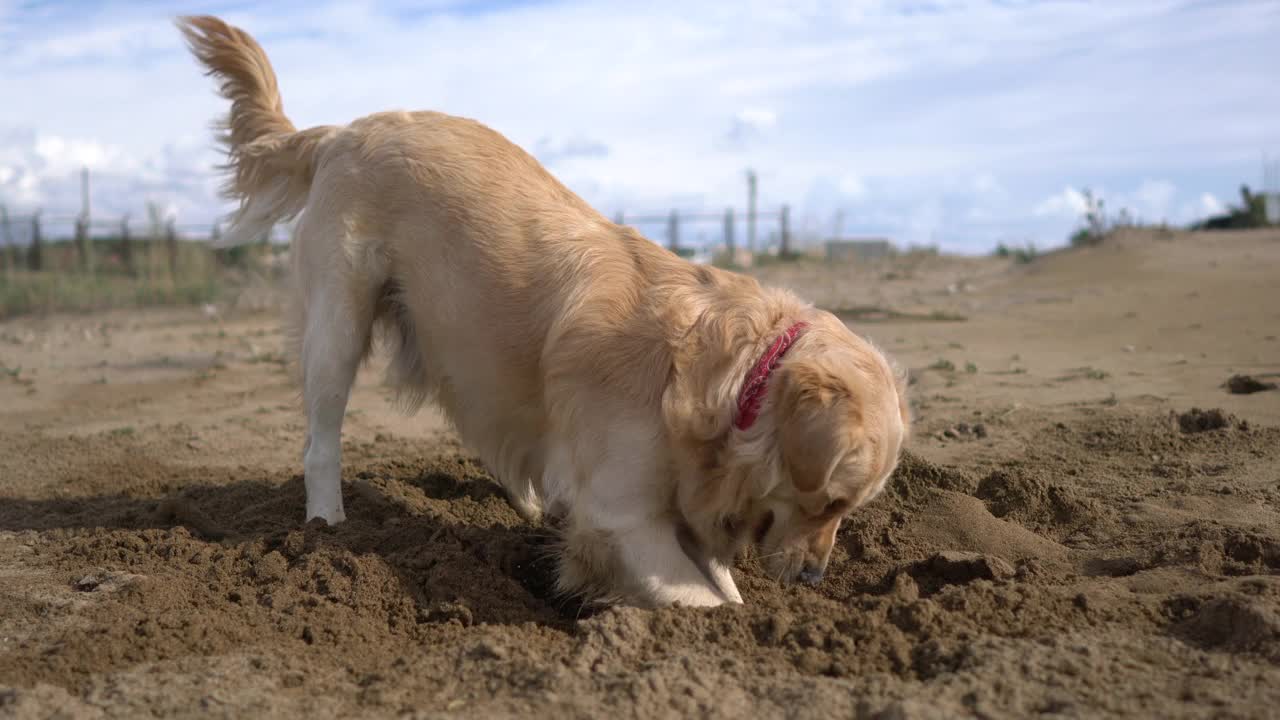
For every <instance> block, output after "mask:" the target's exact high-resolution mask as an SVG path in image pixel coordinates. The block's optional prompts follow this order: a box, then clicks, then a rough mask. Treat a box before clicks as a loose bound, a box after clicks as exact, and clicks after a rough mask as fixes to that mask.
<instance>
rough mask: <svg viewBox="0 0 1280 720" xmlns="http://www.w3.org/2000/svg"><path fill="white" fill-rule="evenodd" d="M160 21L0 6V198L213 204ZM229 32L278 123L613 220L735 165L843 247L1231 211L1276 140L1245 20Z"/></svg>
mask: <svg viewBox="0 0 1280 720" xmlns="http://www.w3.org/2000/svg"><path fill="white" fill-rule="evenodd" d="M178 10H179V9H178V8H177V6H176V5H175V6H165V5H164V4H163V3H125V2H122V1H121V0H106V2H104V3H99V4H95V5H88V6H81V5H75V6H69V5H66V4H59V3H50V4H23V5H21V6H18V5H9V6H6V5H5V4H3V0H0V97H2V98H6V99H8V98H20V99H21V104H19V105H10V106H9V107H7V108H6V111H5V116H4V122H5V123H9V124H16V125H20V126H21V127H22V128H27V129H34V131H35V132H36V137H37V138H39V139H41V141H42V142H43V143H44V144H43V145H42V146H41V149H39V150H37V149H36V145H35V141H34V140H32V139H30V138H28V139H14V138H13V137H11V135H12V133H3V132H0V169H3V172H0V178H2V179H0V202H5V203H9V204H11V205H13V204H20V203H26V204H37V203H38V204H43V205H45V206H46V207H54V206H61V205H65V204H69V205H70V207H75V206H77V205H78V197H77V196H78V188H77V185H76V177H75V173H76V172H78V166H79V165H85V164H88V165H90V166H91V167H93V168H94V173H95V199H94V203H95V207H103V208H108V207H117V208H121V209H122V211H123V210H124V209H132V210H133V212H135V214H137V213H140V212H141V208H142V207H143V203H144V198H145V197H157V196H162V197H165V198H168V199H169V200H170V201H172V202H173V203H174V205H175V208H176V210H177V212H179V213H181V214H182V217H183V218H184V219H189V220H199V221H204V220H206V219H212V217H213V216H214V215H215V214H216V213H217V212H219V211H220V210H221V209H223V208H224V207H225V203H223V201H222V200H220V199H219V198H218V197H217V196H216V194H215V192H214V187H215V185H216V179H215V178H213V176H212V173H211V170H210V167H211V165H212V164H213V162H215V161H216V159H217V158H216V155H215V154H214V153H213V152H212V151H211V150H210V149H209V146H210V144H211V143H210V136H209V134H208V132H207V129H206V128H207V124H208V122H209V120H211V119H212V118H213V117H214V116H215V115H218V114H220V113H223V112H225V110H226V108H225V105H224V104H223V102H222V101H221V100H220V99H218V98H217V97H216V96H215V94H214V92H213V85H212V83H211V82H210V81H209V80H208V79H207V78H205V77H204V76H202V75H201V73H200V70H199V68H197V67H196V65H195V63H194V62H193V61H192V60H191V59H190V58H189V57H188V56H187V54H186V53H185V51H184V49H183V48H182V47H181V43H180V42H179V38H178V35H177V33H176V31H175V30H174V29H173V27H172V25H171V23H170V16H172V15H173V14H176V12H178ZM227 17H228V18H229V19H231V20H233V21H234V22H236V23H238V24H240V25H242V26H243V27H245V28H246V29H248V30H249V31H250V32H252V33H253V34H254V35H255V36H256V37H258V39H259V40H260V41H261V42H262V44H263V45H264V47H265V48H266V50H267V52H268V54H269V55H270V56H271V58H272V61H273V63H274V64H275V66H276V69H277V72H278V74H279V75H280V84H281V88H282V91H283V94H284V100H285V107H286V110H287V111H288V113H289V114H290V116H291V117H292V118H293V120H294V121H295V123H297V124H298V125H300V126H306V125H313V124H320V123H333V122H345V121H348V120H350V119H352V118H354V117H358V116H360V115H363V114H365V113H368V112H371V111H376V110H383V109H391V108H409V109H416V108H429V109H438V110H443V111H446V112H451V113H454V114H458V115H464V116H468V117H474V118H477V119H480V120H482V121H483V122H485V123H486V124H488V125H490V126H492V127H494V128H495V129H497V130H498V131H500V132H502V133H504V134H505V135H507V136H508V137H509V138H511V139H512V140H513V141H515V142H516V143H518V144H520V145H521V146H523V147H525V148H527V149H530V150H531V151H532V152H534V153H535V154H536V155H537V156H538V157H540V158H541V159H543V161H544V162H546V163H547V164H548V165H549V166H551V169H552V171H553V172H555V173H556V174H557V175H559V176H560V177H561V178H562V179H563V180H565V182H566V183H568V184H569V185H570V187H571V188H573V189H574V190H576V191H578V192H580V193H581V194H583V195H584V197H586V198H587V200H588V201H590V202H592V203H594V204H595V205H596V206H597V207H599V208H600V209H601V210H603V211H605V212H606V213H610V214H611V213H612V212H613V211H614V210H617V209H626V210H628V211H630V212H650V211H659V212H660V211H663V210H664V209H666V208H670V207H672V206H680V207H681V208H682V209H683V208H685V207H689V208H690V209H693V208H694V207H714V208H723V207H725V206H727V205H730V204H734V205H738V206H741V204H742V198H743V197H744V194H745V193H744V187H743V186H744V183H743V171H744V170H745V168H746V167H747V166H752V167H755V168H756V169H757V170H758V171H759V172H760V177H761V203H762V204H766V203H767V204H769V205H771V206H772V205H777V204H781V203H783V202H791V203H794V204H795V205H796V208H795V211H796V214H797V216H798V217H809V218H812V223H813V224H814V225H815V226H830V225H831V223H832V219H833V217H834V213H836V212H837V211H838V210H840V209H846V210H851V209H852V208H853V207H854V206H855V205H856V206H857V207H858V208H859V209H860V210H861V211H860V212H857V213H854V212H848V213H847V215H846V217H847V218H848V220H847V222H846V226H847V229H848V231H849V232H850V233H857V232H861V231H862V230H863V229H867V230H868V232H870V231H871V230H872V229H874V231H875V232H877V233H881V234H886V235H889V236H891V237H897V236H902V237H908V236H911V237H919V236H920V235H921V234H922V233H923V234H925V235H926V236H927V235H929V234H933V233H936V234H937V236H938V237H939V238H940V242H942V243H943V244H944V245H948V244H950V245H949V246H951V247H955V248H971V249H989V247H990V246H991V245H993V244H994V240H993V238H994V237H995V236H996V235H999V234H1001V233H1003V232H1005V231H1006V230H1007V229H1008V228H1014V229H1016V231H1017V232H1018V233H1025V234H1034V235H1036V236H1037V237H1038V238H1039V241H1040V243H1041V244H1042V245H1048V244H1052V243H1054V242H1061V241H1062V240H1063V239H1065V237H1066V234H1067V231H1068V230H1069V229H1070V227H1071V226H1072V225H1073V224H1074V223H1075V222H1076V219H1077V217H1078V213H1079V211H1080V210H1081V209H1082V208H1083V199H1082V198H1081V197H1079V193H1078V192H1077V191H1074V190H1064V191H1062V192H1058V193H1052V189H1053V188H1056V187H1064V186H1065V187H1068V188H1073V187H1082V186H1085V185H1092V186H1095V187H1096V186H1099V185H1101V184H1106V185H1108V186H1110V187H1113V188H1137V189H1136V190H1135V191H1134V192H1133V193H1130V194H1129V195H1126V196H1123V198H1122V197H1121V196H1116V199H1117V202H1119V201H1120V200H1122V199H1124V200H1128V201H1129V202H1131V203H1132V204H1133V205H1134V209H1135V211H1141V212H1142V213H1143V214H1151V215H1152V216H1153V217H1154V216H1155V215H1165V214H1170V213H1173V210H1174V209H1175V208H1182V207H1185V206H1187V205H1188V204H1189V203H1194V202H1195V201H1196V200H1195V198H1194V196H1191V197H1185V196H1180V195H1179V194H1178V191H1177V188H1179V187H1181V188H1196V189H1197V190H1209V191H1212V192H1214V193H1218V195H1219V196H1226V195H1227V194H1230V193H1231V192H1232V191H1233V190H1234V187H1235V186H1236V185H1238V183H1239V182H1240V180H1241V179H1244V177H1245V176H1244V173H1251V174H1252V173H1256V168H1255V165H1256V153H1257V150H1258V148H1266V147H1269V146H1272V147H1274V146H1275V144H1276V143H1277V142H1280V137H1277V136H1276V134H1275V131H1274V125H1273V124H1272V123H1270V121H1269V118H1272V117H1275V116H1276V115H1277V114H1278V113H1280V99H1278V98H1277V96H1276V95H1275V94H1274V93H1269V92H1267V89H1268V88H1270V87H1271V84H1272V83H1271V78H1270V77H1269V75H1268V74H1267V69H1266V68H1267V67H1269V66H1268V65H1267V64H1266V63H1264V62H1259V58H1276V50H1275V49H1274V36H1275V34H1276V33H1277V31H1280V15H1278V14H1277V13H1276V12H1275V11H1274V8H1271V7H1269V6H1268V5H1267V4H1265V3H1249V2H1220V3H1203V4H1196V3H1181V2H1175V1H1174V0H1135V1H1134V2H1128V3H1109V4H1103V3H1077V2H1066V1H1061V2H1060V1H1056V0H1054V1H1048V2H1037V3H1008V2H1004V1H1002V0H954V1H949V2H946V3H936V4H934V5H933V6H932V7H931V9H930V11H929V12H921V13H907V12H904V11H903V6H902V5H901V4H899V3H894V2H888V1H887V0H856V1H855V0H850V1H849V2H843V3H826V2H806V3H774V2H768V1H767V0H743V2H728V1H725V2H705V3H674V2H670V0H660V2H659V3H658V4H657V5H648V6H645V5H642V4H617V3H604V4H601V3H589V2H585V1H581V0H563V1H561V2H552V3H536V4H526V3H519V4H515V5H512V6H503V5H501V4H486V5H482V6H471V5H468V4H466V3H463V2H461V0H457V1H451V0H434V1H433V2H431V3H430V4H429V5H423V4H421V3H417V4H413V3H407V2H387V3H355V4H351V3H340V2H337V0H319V1H318V2H313V3H309V4H307V5H305V6H303V5H301V4H299V3H295V2H291V1H289V0H286V2H285V3H282V4H264V5H256V6H254V5H243V4H242V5H237V6H236V9H235V10H234V11H232V12H229V13H227ZM1134 28H1140V29H1141V31H1140V32H1138V31H1134V30H1133V29H1134ZM1273 64H1274V63H1273ZM1152 67H1159V68H1160V69H1161V73H1162V74H1163V75H1167V76H1170V77H1177V78H1178V79H1179V81H1178V82H1177V83H1152V82H1150V77H1151V68H1152ZM1222 78H1231V82H1230V83H1224V82H1222ZM1209 90H1212V92H1209ZM14 107H16V108H19V109H18V110H17V111H16V112H15V111H13V110H12V109H11V108H14ZM1170 117H1176V118H1178V119H1179V121H1178V122H1169V121H1168V118H1170ZM850 169H856V172H851V171H850ZM1151 177H1154V178H1162V180H1158V181H1152V183H1151V184H1149V185H1147V186H1143V185H1142V181H1143V179H1144V178H1151ZM1162 182H1166V183H1168V186H1164V185H1161V184H1160V183H1162ZM1051 193H1052V195H1051ZM1073 193H1074V194H1073ZM1109 204H1110V203H1109ZM872 206H874V213H873V212H871V211H870V210H871V209H872ZM922 209H926V210H927V212H924V213H923V214H922V213H921V212H920V211H921V210H922ZM1116 209H1118V208H1116ZM1177 214H1181V213H1177ZM1177 214H1175V217H1176V215H1177ZM926 226H928V229H926Z"/></svg>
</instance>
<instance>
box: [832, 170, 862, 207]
mask: <svg viewBox="0 0 1280 720" xmlns="http://www.w3.org/2000/svg"><path fill="white" fill-rule="evenodd" d="M838 187H839V188H840V192H841V193H842V194H843V195H845V196H846V197H848V198H850V199H853V200H857V199H858V198H861V197H863V196H865V195H866V194H867V184H866V182H864V181H863V179H862V178H860V177H858V176H857V175H855V174H853V173H845V174H844V175H841V176H840V183H839V185H838Z"/></svg>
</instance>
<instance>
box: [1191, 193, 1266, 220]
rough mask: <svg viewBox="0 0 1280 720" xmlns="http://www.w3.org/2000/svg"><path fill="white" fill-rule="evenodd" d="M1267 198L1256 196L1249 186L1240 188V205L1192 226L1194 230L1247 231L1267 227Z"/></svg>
mask: <svg viewBox="0 0 1280 720" xmlns="http://www.w3.org/2000/svg"><path fill="white" fill-rule="evenodd" d="M1267 226H1268V223H1267V205H1266V197H1265V196H1263V195H1255V194H1253V192H1252V191H1251V190H1249V186H1248V185H1241V186H1240V205H1239V207H1236V206H1231V207H1229V208H1227V212H1225V213H1223V214H1221V215H1214V216H1213V217H1210V218H1207V219H1205V220H1202V221H1201V222H1198V223H1196V224H1194V225H1192V226H1191V229H1192V230H1245V229H1248V228H1259V227H1267Z"/></svg>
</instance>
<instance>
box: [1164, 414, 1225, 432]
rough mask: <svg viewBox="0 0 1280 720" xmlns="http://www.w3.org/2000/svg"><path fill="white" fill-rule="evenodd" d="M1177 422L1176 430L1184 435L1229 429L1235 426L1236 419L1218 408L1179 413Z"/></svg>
mask: <svg viewBox="0 0 1280 720" xmlns="http://www.w3.org/2000/svg"><path fill="white" fill-rule="evenodd" d="M1177 422H1178V429H1180V430H1182V432H1184V433H1200V432H1208V431H1210V430H1221V429H1223V428H1226V427H1230V426H1231V425H1234V424H1236V419H1235V417H1234V416H1232V415H1229V414H1228V413H1225V412H1223V411H1222V410H1220V409H1218V408H1213V409H1210V410H1201V409H1200V408H1191V409H1190V410H1188V411H1187V412H1184V413H1179V414H1178V415H1177Z"/></svg>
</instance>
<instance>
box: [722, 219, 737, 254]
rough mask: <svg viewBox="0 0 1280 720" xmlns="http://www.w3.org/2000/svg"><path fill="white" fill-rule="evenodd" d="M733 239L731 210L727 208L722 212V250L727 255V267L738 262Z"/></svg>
mask: <svg viewBox="0 0 1280 720" xmlns="http://www.w3.org/2000/svg"><path fill="white" fill-rule="evenodd" d="M734 244H735V243H734V238H733V208H727V209H726V210H725V211H724V249H725V252H727V253H728V254H729V261H728V262H729V265H730V266H733V265H734V264H735V263H736V262H737V261H738V253H737V252H736V250H737V248H735V247H734Z"/></svg>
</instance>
